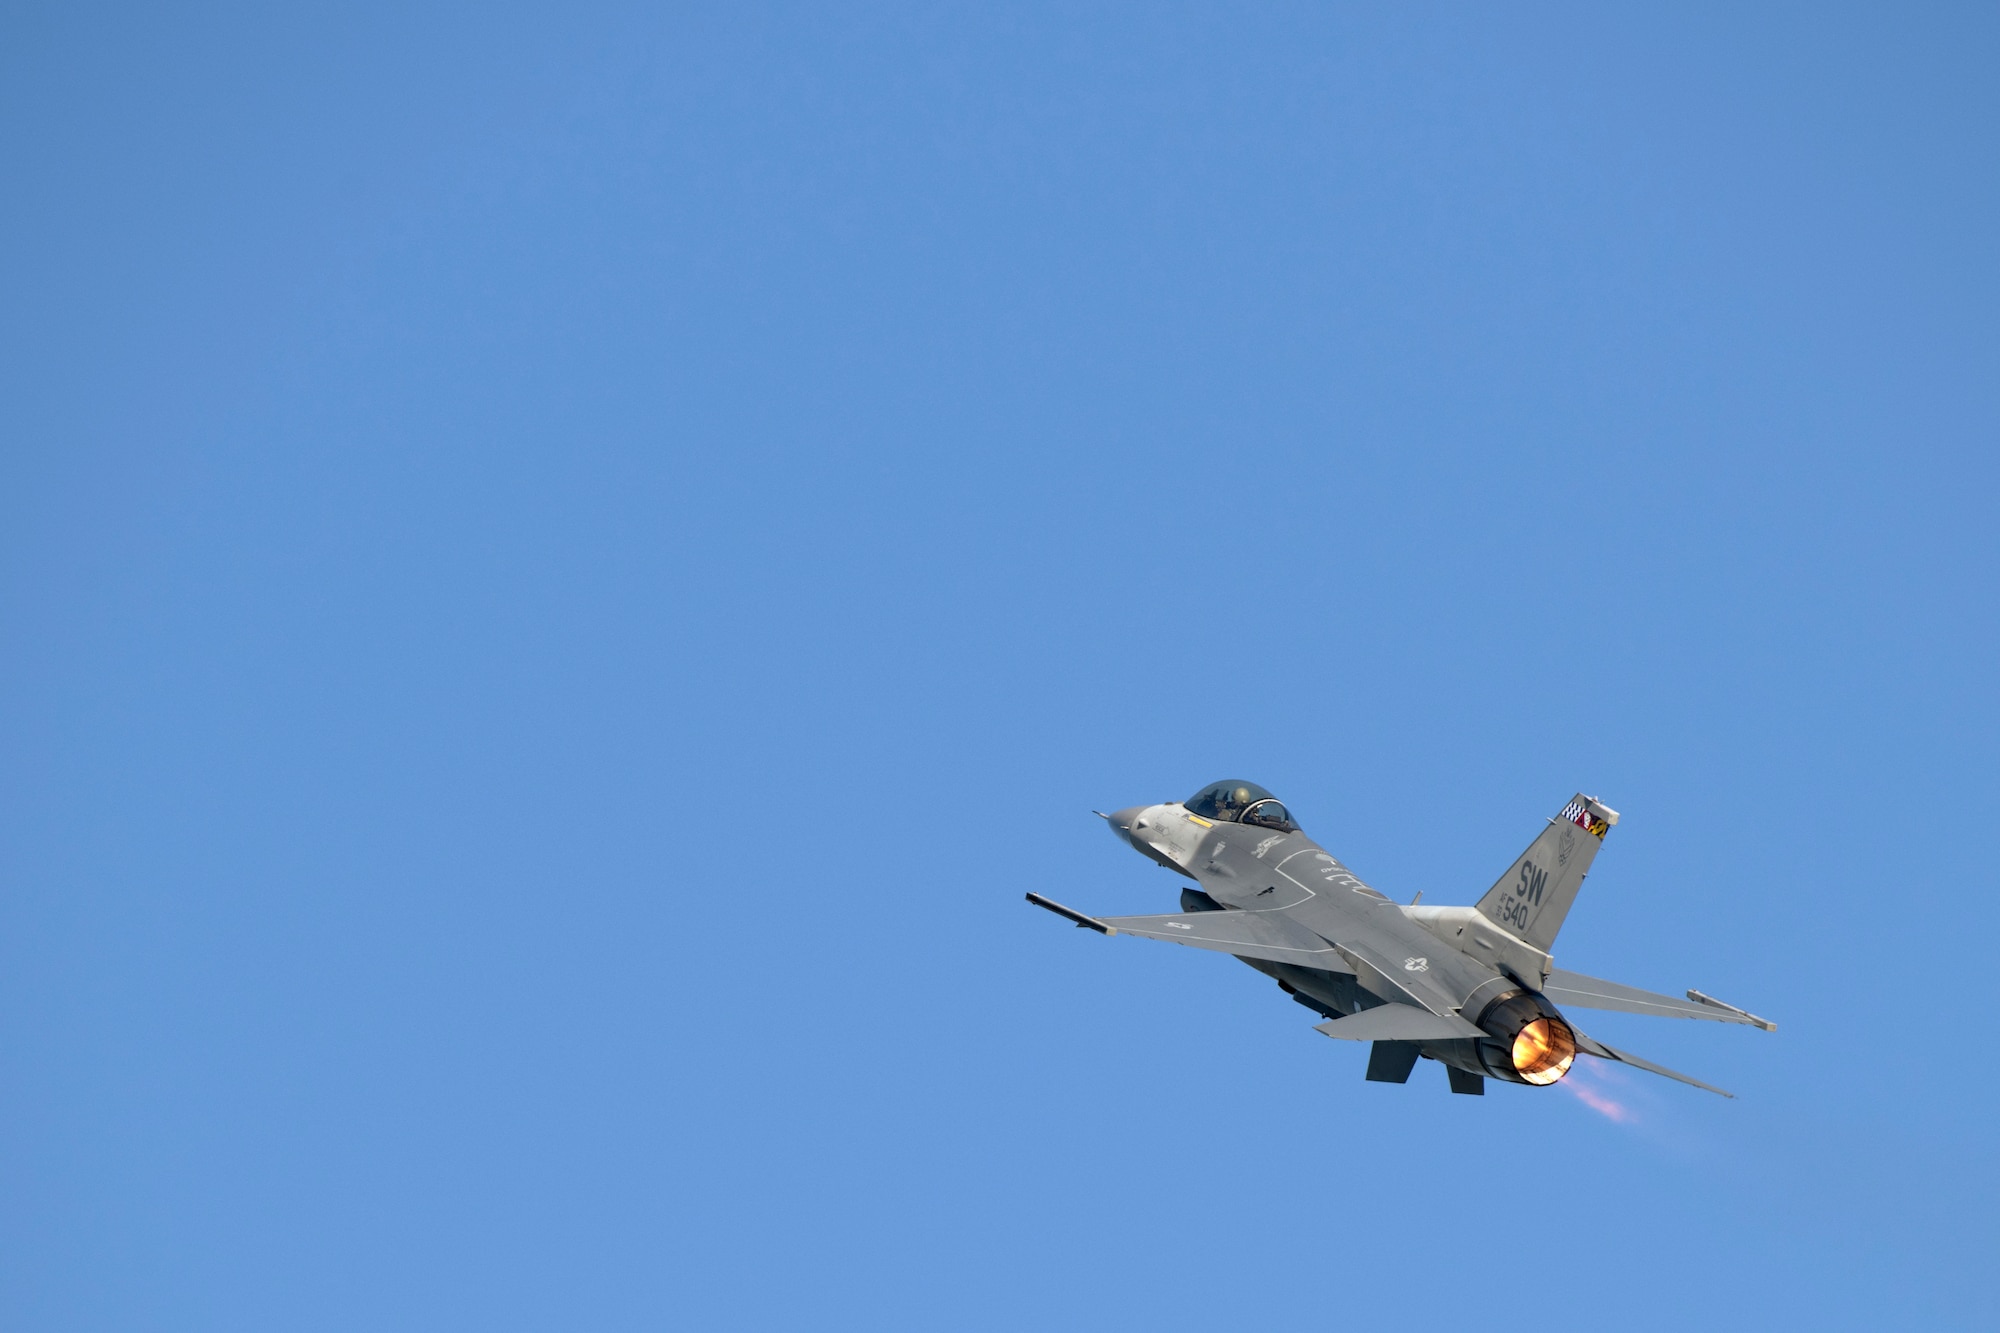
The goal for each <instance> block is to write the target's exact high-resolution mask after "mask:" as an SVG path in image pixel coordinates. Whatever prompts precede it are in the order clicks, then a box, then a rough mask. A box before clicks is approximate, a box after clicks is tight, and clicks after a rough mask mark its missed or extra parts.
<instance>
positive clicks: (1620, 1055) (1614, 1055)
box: [1572, 1029, 1736, 1100]
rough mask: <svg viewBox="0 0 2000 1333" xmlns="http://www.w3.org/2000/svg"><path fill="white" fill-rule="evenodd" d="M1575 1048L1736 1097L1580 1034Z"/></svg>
mask: <svg viewBox="0 0 2000 1333" xmlns="http://www.w3.org/2000/svg"><path fill="white" fill-rule="evenodd" d="M1572 1031H1574V1029H1572ZM1576 1048H1577V1049H1578V1050H1579V1051H1582V1052H1583V1053H1584V1054H1585V1055H1594V1056H1596V1057H1597V1058H1598V1059H1600V1060H1615V1061H1617V1062H1618V1063H1619V1064H1621V1065H1631V1066H1632V1067H1633V1068H1634V1069H1643V1070H1645V1071H1646V1072H1647V1073H1649V1074H1659V1075H1661V1076H1662V1077H1664V1078H1671V1079H1675V1080H1677V1081H1679V1082H1682V1083H1686V1084H1690V1085H1692V1086H1694V1087H1697V1088H1700V1089H1701V1090H1702V1091H1703V1092H1712V1093H1715V1094H1716V1095H1717V1096H1720V1097H1728V1098H1730V1099H1731V1100H1734V1099H1735V1097H1736V1094H1735V1093H1733V1092H1724V1091H1723V1090H1722V1089H1721V1088H1718V1087H1716V1086H1715V1085H1714V1084H1713V1083H1704V1082H1702V1081H1701V1080H1700V1079H1698V1078H1691V1077H1689V1076H1688V1075H1686V1074H1683V1073H1681V1072H1680V1071H1679V1070H1677V1069H1669V1068H1667V1067H1666V1066H1665V1065H1656V1064H1654V1063H1653V1062H1652V1061H1651V1060H1641V1059H1640V1058H1639V1057H1638V1056H1636V1055H1633V1054H1631V1053H1630V1052H1628V1051H1621V1050H1619V1049H1618V1048H1617V1047H1615V1046H1606V1045H1605V1044H1604V1043H1603V1042H1601V1041H1598V1040H1597V1039H1595V1038H1594V1037H1586V1036H1584V1035H1583V1034H1582V1033H1581V1032H1578V1033H1576Z"/></svg>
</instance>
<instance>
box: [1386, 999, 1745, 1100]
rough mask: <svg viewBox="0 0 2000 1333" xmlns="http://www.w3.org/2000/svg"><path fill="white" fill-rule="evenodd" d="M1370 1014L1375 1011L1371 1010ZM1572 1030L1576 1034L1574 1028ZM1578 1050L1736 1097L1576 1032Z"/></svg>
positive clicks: (1718, 1093)
mask: <svg viewBox="0 0 2000 1333" xmlns="http://www.w3.org/2000/svg"><path fill="white" fill-rule="evenodd" d="M1370 1012H1373V1011H1372V1010H1371V1011H1370ZM1570 1030H1571V1031H1572V1032H1576V1029H1574V1028H1571V1029H1570ZM1576 1048H1577V1049H1578V1050H1579V1051H1582V1052H1583V1053H1584V1054H1585V1055H1594V1056H1596V1057H1597V1058H1598V1059H1600V1060H1615V1061H1617V1062H1618V1063H1619V1064H1621V1065H1631V1066H1632V1067H1633V1068H1634V1069H1643V1070H1645V1071H1646V1072H1647V1073H1649V1074H1659V1075H1662V1076H1663V1077H1666V1078H1671V1079H1677V1080H1679V1081H1680V1082H1682V1083H1687V1084H1691V1085H1692V1086H1694V1087H1697V1088H1700V1089H1701V1090H1702V1091H1704V1092H1712V1093H1715V1094H1716V1095H1718V1096H1721V1097H1727V1098H1729V1099H1731V1100H1732V1101H1733V1100H1735V1097H1736V1094H1735V1093H1733V1092H1724V1091H1723V1090H1722V1089H1721V1088H1718V1087H1716V1086H1715V1085H1714V1084H1713V1083H1704V1082H1702V1081H1701V1080H1700V1079H1698V1078H1691V1077H1689V1076H1688V1075H1686V1074H1683V1073H1681V1072H1680V1071H1679V1070H1677V1069H1669V1068H1667V1067H1666V1066H1665V1065H1656V1064H1654V1063H1653V1062H1652V1061H1651V1060H1641V1059H1640V1058H1639V1057H1638V1056H1636V1055H1633V1054H1631V1053H1630V1052H1629V1051H1621V1050H1619V1049H1618V1048H1617V1047H1615V1046H1606V1045H1605V1044H1604V1043H1603V1042H1601V1041H1598V1040H1596V1039H1595V1038H1593V1037H1586V1036H1585V1035H1584V1034H1583V1033H1581V1032H1576Z"/></svg>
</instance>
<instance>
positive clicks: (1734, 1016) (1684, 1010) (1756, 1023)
mask: <svg viewBox="0 0 2000 1333" xmlns="http://www.w3.org/2000/svg"><path fill="white" fill-rule="evenodd" d="M1542 994H1544V995H1546V996H1548V997H1549V998H1550V999H1551V1000H1554V1001H1555V1002H1556V1003H1557V1004H1559V1005H1570V1006H1574V1007H1576V1008H1579V1009H1617V1010H1621V1011H1623V1012H1625V1013H1628V1014H1653V1015H1655V1016H1657V1017H1660V1018H1706V1019H1710V1020H1713V1021H1714V1022H1717V1023H1747V1024H1749V1025H1750V1026H1751V1027H1758V1028H1763V1029H1764V1030H1765V1031H1766V1032H1775V1031H1777V1028H1778V1025H1777V1024H1776V1023H1767V1022H1765V1021H1764V1020H1763V1019H1761V1018H1759V1017H1757V1016H1756V1015H1755V1014H1749V1013H1745V1012H1744V1011H1743V1010H1741V1009H1738V1008H1735V1007H1734V1006H1732V1005H1726V1004H1723V1003H1722V1002H1721V1001H1720V1000H1711V999H1708V997H1706V996H1703V997H1702V999H1701V1000H1695V999H1693V998H1689V999H1685V1000H1677V999H1675V998H1674V997H1673V996H1671V995H1656V994H1654V993H1653V992H1652V991H1649V990H1640V989H1639V988H1638V987H1636V986H1621V985H1619V984H1618V983H1617V982H1615V981H1600V980H1598V979H1597V978H1596V977H1586V976H1585V975H1583V973H1581V972H1565V971H1564V970H1563V969H1562V968H1559V967H1558V968H1556V969H1555V970H1553V971H1551V972H1550V973H1549V980H1548V984H1547V985H1545V986H1543V987H1542ZM1699 994H1700V992H1699V991H1694V992H1690V996H1691V997H1692V996H1693V995H1699ZM1677 1077H1678V1076H1677Z"/></svg>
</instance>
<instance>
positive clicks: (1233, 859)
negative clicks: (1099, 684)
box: [1028, 793, 1776, 1097]
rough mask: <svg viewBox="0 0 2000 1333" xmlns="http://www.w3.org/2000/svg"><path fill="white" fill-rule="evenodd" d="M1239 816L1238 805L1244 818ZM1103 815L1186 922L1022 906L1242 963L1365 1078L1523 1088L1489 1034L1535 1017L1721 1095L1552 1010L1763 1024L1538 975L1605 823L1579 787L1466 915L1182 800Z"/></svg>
mask: <svg viewBox="0 0 2000 1333" xmlns="http://www.w3.org/2000/svg"><path fill="white" fill-rule="evenodd" d="M1239 794H1240V793H1239ZM1239 813H1240V812H1239ZM1256 813H1257V812H1256V810H1255V808H1252V809H1251V811H1250V815H1251V816H1252V817H1254V816H1255V815H1256ZM1104 818H1105V819H1106V820H1107V821H1108V822H1109V823H1110V824H1111V827H1112V830H1113V832H1115V833H1116V834H1117V835H1118V836H1119V837H1120V838H1121V839H1123V840H1125V841H1126V842H1128V843H1130V844H1131V845H1132V846H1133V847H1134V848H1135V849H1136V850H1138V851H1139V852H1141V853H1143V854H1144V855H1145V856H1147V857H1148V858H1149V859H1151V860H1153V861H1156V862H1158V863H1159V864H1161V865H1164V866H1167V867H1168V868H1170V869H1173V870H1176V871H1178V872H1180V873H1181V874H1183V875H1186V876H1187V877H1188V878H1190V879H1192V880H1194V881H1195V882H1196V883H1197V884H1198V885H1200V892H1199V893H1196V892H1194V891H1192V890H1190V891H1188V892H1187V893H1184V894H1183V906H1184V907H1185V908H1187V909H1189V910H1185V911H1183V912H1180V913H1175V914H1169V915H1162V916H1133V917H1105V918H1096V917H1090V916H1086V915H1084V914H1083V913H1081V912H1077V911H1074V910H1073V909H1070V908H1067V907H1063V906H1062V905H1060V904H1057V903H1053V902H1050V901H1049V900H1047V899H1045V898H1042V897H1041V896H1040V895H1038V894H1032V893H1031V894H1029V895H1028V897H1029V900H1030V901H1032V902H1035V903H1037V904H1038V905H1040V906H1043V907H1047V908H1049V909H1050V910H1052V911H1055V912H1058V913H1060V914H1061V915H1063V916H1066V917H1069V918H1070V919H1071V920H1073V921H1075V922H1077V923H1078V924H1079V925H1086V926H1090V927H1091V928H1093V929H1095V930H1098V931H1100V932H1102V933H1104V934H1107V935H1110V934H1125V935H1136V936H1138V937H1140V938H1142V939H1152V940H1165V941H1170V942H1172V943H1175V944H1179V945H1183V946H1185V947H1189V948H1196V949H1207V950H1213V951H1216V952H1220V953H1226V954H1229V955H1231V956H1233V957H1236V958H1239V959H1241V960H1242V961H1243V962H1245V963H1247V964H1249V965H1250V966H1251V967H1253V968H1256V969H1257V970H1258V971H1260V972H1263V973H1265V974H1266V975H1267V976H1270V977H1273V978H1274V979H1276V980H1277V981H1278V983H1279V984H1280V985H1281V986H1282V987H1283V988H1284V989H1285V990H1286V991H1287V992H1288V993H1290V994H1291V995H1292V997H1293V998H1294V999H1296V1000H1298V1001H1299V1003H1301V1004H1304V1005H1306V1006H1307V1007H1308V1008H1311V1009H1313V1010H1315V1011H1316V1012H1318V1013H1320V1014H1322V1015H1324V1016H1325V1017H1326V1020H1327V1021H1325V1022H1322V1023H1319V1024H1318V1025H1317V1030H1318V1031H1320V1032H1323V1033H1325V1034H1326V1035H1327V1036H1329V1037H1335V1038H1338V1039H1341V1040H1347V1041H1366V1042H1369V1043H1371V1044H1372V1052H1373V1053H1372V1054H1371V1055H1370V1057H1369V1062H1368V1074H1367V1077H1368V1078H1369V1079H1370V1080H1371V1081H1374V1082H1395V1083H1400V1082H1403V1081H1404V1079H1406V1078H1407V1077H1408V1074H1409V1068H1410V1066H1411V1064H1412V1063H1413V1062H1414V1061H1415V1060H1416V1059H1417V1058H1418V1057H1419V1056H1421V1057H1424V1058H1428V1059H1431V1060H1435V1061H1438V1062H1439V1063H1441V1064H1444V1065H1445V1066H1446V1067H1447V1069H1448V1071H1449V1072H1450V1074H1451V1079H1450V1083H1451V1088H1452V1091H1454V1092H1458V1093H1468V1094H1478V1093H1483V1092H1484V1090H1485V1083H1486V1081H1487V1076H1488V1075H1493V1076H1496V1077H1499V1078H1502V1079H1503V1080H1505V1081H1513V1082H1521V1081H1524V1080H1523V1079H1522V1077H1521V1075H1520V1071H1521V1070H1534V1069H1535V1068H1536V1067H1535V1066H1534V1065H1532V1064H1524V1065H1521V1066H1520V1068H1519V1069H1517V1068H1516V1067H1515V1065H1514V1064H1513V1061H1515V1060H1517V1059H1520V1058H1522V1057H1519V1056H1518V1055H1515V1054H1511V1053H1508V1048H1507V1045H1506V1043H1507V1041H1508V1040H1509V1038H1508V1037H1507V1035H1506V1034H1507V1032H1508V1031H1509V1030H1512V1031H1514V1032H1516V1033H1517V1034H1519V1033H1521V1032H1523V1031H1525V1029H1526V1026H1527V1025H1528V1024H1529V1023H1532V1022H1534V1021H1535V1020H1537V1019H1540V1020H1545V1025H1544V1026H1543V1027H1537V1028H1535V1029H1534V1031H1535V1032H1537V1033H1540V1032H1544V1031H1546V1029H1547V1026H1549V1025H1553V1026H1554V1027H1557V1028H1560V1029H1562V1030H1563V1031H1565V1032H1566V1033H1567V1034H1568V1036H1569V1037H1571V1038H1573V1041H1574V1049H1575V1051H1576V1052H1577V1053H1580V1054H1585V1055H1590V1056H1593V1057H1595V1058H1597V1059H1602V1060H1614V1061H1619V1062H1621V1063H1624V1064H1629V1065H1631V1066H1633V1067H1634V1068H1636V1069H1644V1070H1647V1071H1648V1072H1651V1073H1655V1074H1661V1075H1664V1076H1665V1077H1667V1078H1672V1079H1678V1080H1680V1081H1681V1082H1683V1083H1688V1084H1691V1085H1693V1086H1695V1087H1698V1088H1704V1089H1707V1090H1708V1091H1710V1092H1717V1093H1721V1094H1722V1095H1723V1096H1725V1097H1727V1096H1730V1095H1732V1094H1730V1093H1727V1092H1723V1091H1722V1089H1720V1088H1716V1087H1713V1086H1711V1085H1710V1084H1707V1083H1703V1082H1702V1081H1700V1080H1699V1079H1695V1078H1691V1077H1689V1076H1688V1075H1686V1074H1681V1073H1677V1072H1675V1071H1674V1070H1671V1069H1667V1068H1665V1067H1663V1066H1661V1065H1657V1064H1653V1063H1652V1062H1650V1061H1647V1060H1643V1059H1640V1058H1639V1057H1637V1056H1634V1055H1631V1054H1629V1053H1627V1052H1624V1051H1620V1050H1617V1049H1615V1048H1613V1047H1610V1046H1607V1045H1605V1044H1604V1043H1602V1042H1599V1041H1596V1040H1594V1039H1592V1038H1591V1037H1589V1036H1587V1035H1586V1034H1584V1033H1583V1032H1582V1031H1581V1030H1580V1029H1578V1028H1577V1027H1576V1025H1575V1023H1574V1022H1572V1021H1571V1020H1570V1019H1569V1018H1568V1016H1567V1015H1565V1014H1563V1013H1562V1011H1561V1009H1559V1008H1558V1006H1559V1005H1567V1006H1572V1007H1576V1008H1586V1009H1612V1010H1620V1011H1623V1012H1627V1013H1639V1014H1652V1015H1656V1016H1661V1017H1672V1018H1700V1019H1707V1020H1709V1021H1711V1022H1721V1023H1740V1024H1747V1025H1750V1026H1754V1027H1759V1028H1763V1029H1765V1030H1767V1031H1775V1030H1776V1025H1775V1024H1772V1023H1768V1022H1766V1021H1765V1020H1763V1019H1761V1018H1758V1017H1756V1016H1755V1015H1753V1014H1750V1013H1747V1012H1745V1011H1743V1010H1740V1009H1736V1008H1734V1007H1733V1006H1730V1005H1726V1004H1723V1003H1722V1002H1721V1001H1719V1000H1715V999H1713V998H1711V997H1709V996H1706V995H1703V994H1702V993H1701V992H1699V991H1693V990H1690V991H1689V992H1688V998H1686V999H1685V1000H1682V999H1676V998H1674V997H1672V996H1667V995H1659V994H1655V993H1653V992H1651V991H1644V990H1639V989H1637V988H1636V987H1632V986H1625V985H1621V984H1619V983H1617V982H1610V981H1601V980H1599V979H1597V978H1595V977H1588V976H1584V975H1583V974H1581V973H1577V972H1569V971H1565V970H1563V969H1561V968H1557V967H1556V966H1555V965H1554V960H1553V958H1552V957H1551V956H1550V951H1551V949H1552V948H1553V946H1554V944H1555V938H1556V935H1557V933H1558V932H1559V931H1560V930H1561V929H1562V925H1563V922H1564V921H1565V920H1566V919H1567V917H1568V914H1569V911H1570V909H1571V907H1572V906H1573V905H1574V903H1575V901H1576V898H1577V893H1578V890H1579V889H1581V887H1582V885H1583V881H1584V877H1585V875H1586V874H1587V873H1588V872H1589V869H1590V866H1591V863H1592V861H1593V860H1594V859H1595V858H1596V855H1597V849H1598V847H1599V845H1600V844H1601V843H1602V842H1603V839H1604V836H1605V834H1606V833H1607V832H1608V831H1609V829H1610V828H1611V827H1612V826H1614V825H1615V824H1617V822H1618V812H1617V811H1615V810H1612V809H1611V808H1610V807H1609V806H1606V805H1604V804H1603V803H1602V802H1600V801H1598V800H1596V799H1595V798H1594V797H1589V796H1584V795H1582V794H1581V793H1579V794H1578V795H1577V796H1576V797H1574V798H1573V799H1572V800H1571V801H1570V802H1569V803H1568V804H1567V805H1565V806H1564V807H1563V810H1562V812H1561V813H1560V814H1559V815H1558V816H1557V817H1556V818H1554V819H1551V820H1549V822H1548V825H1547V827H1545V828H1544V829H1542V830H1541V831H1540V832H1539V833H1537V834H1536V836H1535V838H1534V839H1533V840H1532V841H1531V842H1530V843H1529V844H1528V848H1527V850H1526V851H1524V852H1523V853H1522V854H1521V855H1520V856H1519V857H1517V858H1515V861H1514V864H1513V865H1512V866H1510V867H1509V868H1508V870H1507V872H1506V873H1505V874H1503V875H1502V876H1501V877H1500V879H1499V880H1498V881H1496V882H1495V884H1494V885H1493V887H1492V888H1491V889H1490V890H1488V892H1487V893H1486V894H1485V895H1484V896H1483V897H1481V898H1480V899H1479V901H1478V903H1477V904H1476V905H1475V906H1472V907H1440V906H1435V905H1433V906H1428V907H1425V906H1408V907H1405V906H1402V905H1399V904H1397V903H1395V902H1392V901H1390V899H1389V898H1388V897H1387V896H1386V895H1384V894H1383V893H1381V892H1379V891H1378V890H1376V889H1374V888H1373V887H1371V886H1369V885H1368V884H1366V883H1364V882H1363V881H1362V880H1361V878H1360V877H1359V876H1357V875H1356V874H1355V873H1354V872H1353V871H1352V870H1350V869H1348V867H1346V866H1345V865H1343V864H1341V862H1340V861H1339V860H1338V859H1336V858H1335V857H1334V856H1333V854H1332V853H1330V852H1328V851H1327V850H1326V849H1325V848H1323V847H1321V846H1320V845H1319V844H1318V843H1316V842H1314V841H1313V840H1312V839H1311V838H1309V837H1307V836H1306V834H1305V833H1304V832H1302V831H1300V830H1298V829H1296V828H1292V827H1286V828H1282V829H1281V828H1273V827H1267V826H1259V825H1256V824H1248V823H1238V822H1233V821H1232V820H1231V819H1230V818H1227V817H1224V818H1216V819H1209V818H1204V817H1202V816H1199V815H1197V814H1194V813H1192V812H1191V811H1190V810H1189V809H1188V808H1187V806H1186V804H1184V803H1182V802H1163V803H1161V804H1158V805H1150V806H1135V807H1132V808H1130V809H1126V810H1120V811H1118V812H1117V813H1115V814H1111V815H1106V816H1105V817H1104ZM1495 1014H1499V1015H1502V1016H1503V1017H1502V1018H1499V1019H1495V1018H1493V1017H1492V1016H1493V1015H1495ZM1482 1024H1484V1026H1482ZM1511 1024H1519V1025H1520V1026H1517V1027H1513V1028H1511V1029H1510V1027H1509V1026H1508V1025H1511ZM1521 1049H1522V1047H1521V1046H1519V1045H1518V1044H1516V1045H1515V1046H1513V1047H1512V1048H1511V1050H1512V1051H1515V1052H1518V1051H1520V1050H1521ZM1530 1049H1533V1048H1532V1047H1531V1048H1530ZM1496 1053H1497V1054H1496ZM1572 1058H1573V1057H1572ZM1548 1059H1550V1060H1553V1057H1548ZM1551 1067H1553V1066H1551ZM1568 1067H1569V1066H1568V1062H1567V1061H1566V1060H1565V1061H1564V1062H1563V1063H1562V1064H1561V1067H1560V1069H1558V1070H1556V1072H1555V1073H1554V1075H1553V1077H1552V1078H1550V1079H1549V1080H1548V1081H1550V1082H1553V1081H1556V1080H1559V1079H1560V1078H1561V1077H1562V1076H1563V1075H1564V1074H1565V1073H1566V1072H1567V1070H1568ZM1537 1072H1540V1071H1537Z"/></svg>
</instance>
